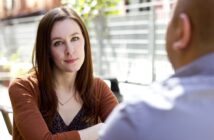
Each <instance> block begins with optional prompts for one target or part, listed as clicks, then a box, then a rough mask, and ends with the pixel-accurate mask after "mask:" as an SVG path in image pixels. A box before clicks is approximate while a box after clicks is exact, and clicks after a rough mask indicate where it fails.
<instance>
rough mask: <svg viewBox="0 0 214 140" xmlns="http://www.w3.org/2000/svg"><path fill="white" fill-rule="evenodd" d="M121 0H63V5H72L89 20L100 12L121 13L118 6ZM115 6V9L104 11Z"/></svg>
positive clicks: (107, 13) (108, 13) (106, 13)
mask: <svg viewBox="0 0 214 140" xmlns="http://www.w3.org/2000/svg"><path fill="white" fill-rule="evenodd" d="M119 2H121V0H76V1H74V0H61V3H62V4H63V5H70V6H72V7H73V8H74V9H75V10H76V11H77V12H78V13H79V14H81V16H82V17H83V18H84V20H85V21H88V20H90V19H92V18H94V17H96V16H97V15H98V14H103V15H112V14H119V13H120V11H119V10H118V9H117V8H116V6H118V4H119ZM109 8H114V9H116V10H113V11H104V9H109Z"/></svg>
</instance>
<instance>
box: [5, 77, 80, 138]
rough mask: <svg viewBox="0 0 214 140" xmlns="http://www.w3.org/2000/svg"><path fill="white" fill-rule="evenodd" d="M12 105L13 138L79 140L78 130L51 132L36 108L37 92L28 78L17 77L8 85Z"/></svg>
mask: <svg viewBox="0 0 214 140" xmlns="http://www.w3.org/2000/svg"><path fill="white" fill-rule="evenodd" d="M9 96H10V100H11V103H12V107H13V117H14V124H13V140H80V136H79V133H78V131H69V132H63V133H57V134H52V133H51V132H50V131H49V129H48V127H47V125H46V123H45V121H44V119H43V117H42V114H41V113H40V111H39V108H38V102H37V98H38V92H37V89H36V88H35V86H33V84H32V83H31V82H29V81H28V80H26V79H25V80H23V79H17V80H15V81H14V82H13V83H12V84H11V85H10V87H9Z"/></svg>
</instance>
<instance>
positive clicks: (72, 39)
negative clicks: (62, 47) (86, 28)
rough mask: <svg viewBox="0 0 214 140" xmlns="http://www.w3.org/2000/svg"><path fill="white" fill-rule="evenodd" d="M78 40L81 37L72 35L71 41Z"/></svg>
mask: <svg viewBox="0 0 214 140" xmlns="http://www.w3.org/2000/svg"><path fill="white" fill-rule="evenodd" d="M77 40H79V37H72V38H71V41H77Z"/></svg>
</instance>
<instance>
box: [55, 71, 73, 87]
mask: <svg viewBox="0 0 214 140" xmlns="http://www.w3.org/2000/svg"><path fill="white" fill-rule="evenodd" d="M75 79H76V72H75V73H70V72H67V73H66V72H65V73H59V72H57V71H55V72H54V81H55V82H54V83H55V87H56V90H63V91H74V86H75V85H74V84H75Z"/></svg>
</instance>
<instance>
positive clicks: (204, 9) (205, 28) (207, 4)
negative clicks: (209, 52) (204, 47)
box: [173, 0, 214, 47]
mask: <svg viewBox="0 0 214 140" xmlns="http://www.w3.org/2000/svg"><path fill="white" fill-rule="evenodd" d="M181 13H186V14H187V15H188V17H189V19H190V23H191V29H192V40H193V41H199V42H200V43H202V42H203V44H204V43H205V44H209V45H210V44H214V39H213V37H214V0H177V4H176V8H175V11H174V17H173V18H174V21H175V23H176V19H178V16H179V15H180V14H181ZM213 47H214V46H213Z"/></svg>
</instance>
